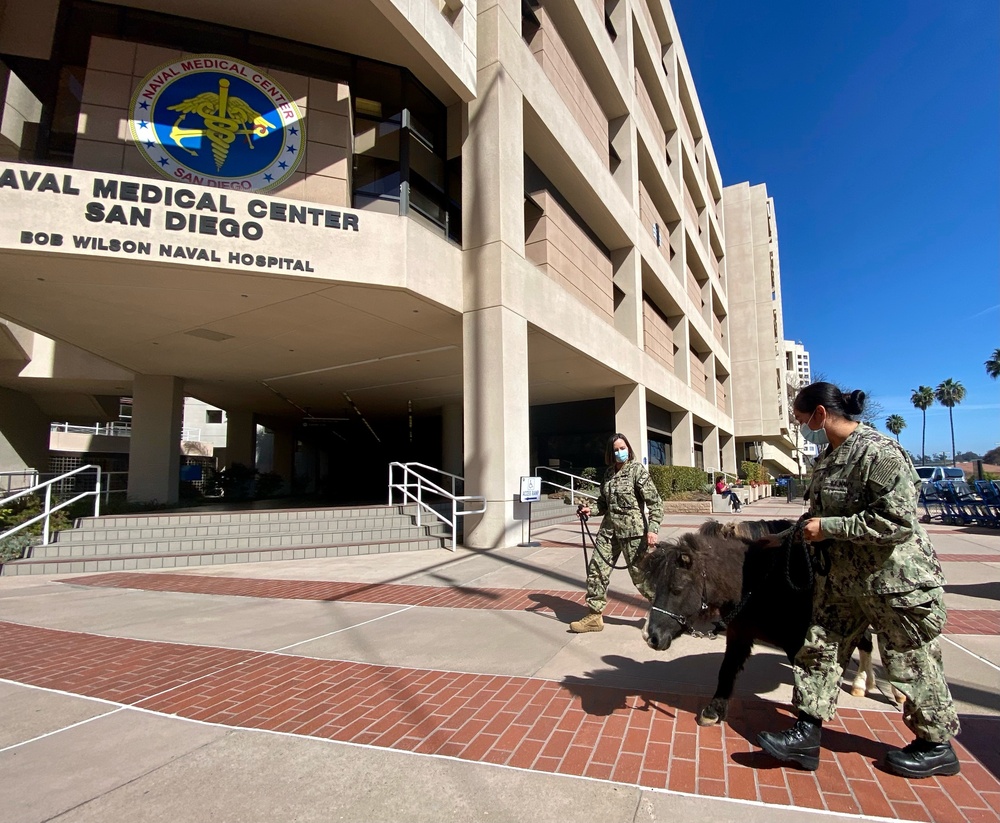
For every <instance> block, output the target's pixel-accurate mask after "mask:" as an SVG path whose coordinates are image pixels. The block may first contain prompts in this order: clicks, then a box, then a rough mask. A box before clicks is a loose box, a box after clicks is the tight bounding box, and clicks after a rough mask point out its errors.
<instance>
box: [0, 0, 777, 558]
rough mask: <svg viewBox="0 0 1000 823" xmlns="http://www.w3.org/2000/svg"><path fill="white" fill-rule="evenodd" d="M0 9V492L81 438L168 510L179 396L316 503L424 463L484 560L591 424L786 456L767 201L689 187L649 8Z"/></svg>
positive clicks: (699, 181) (677, 55) (362, 3)
mask: <svg viewBox="0 0 1000 823" xmlns="http://www.w3.org/2000/svg"><path fill="white" fill-rule="evenodd" d="M0 14H2V16H0V76H2V82H0V98H2V99H0V105H2V121H0V471H17V470H21V469H29V468H34V469H38V470H40V471H46V472H47V471H51V470H55V468H57V467H58V466H61V465H64V464H66V465H68V464H69V463H66V461H67V460H70V458H71V456H72V455H73V454H74V449H76V450H77V452H78V453H83V452H86V451H87V450H89V451H90V452H91V453H93V454H101V455H104V456H105V457H106V458H107V460H108V461H110V462H109V464H108V465H109V466H114V467H121V466H124V467H125V468H127V472H128V475H127V495H128V498H129V499H130V500H132V501H137V502H138V501H159V502H161V503H168V502H172V501H175V500H177V496H178V488H179V485H180V482H181V479H182V475H183V473H184V469H185V467H186V466H188V465H192V461H195V459H196V458H197V456H198V449H197V447H196V446H191V445H190V444H191V443H197V442H200V440H199V439H198V438H197V437H196V438H192V437H190V436H186V435H185V431H186V430H189V429H190V426H186V425H185V420H184V408H185V403H186V402H187V404H188V405H190V404H191V403H195V404H199V405H198V408H199V409H201V410H202V412H201V413H204V414H205V415H206V421H207V423H209V424H211V425H212V426H215V427H219V428H223V429H224V434H225V437H224V443H225V446H224V448H219V449H218V453H217V455H216V456H217V457H219V459H220V460H221V465H231V464H235V463H242V464H245V465H249V466H253V465H254V464H255V461H258V460H259V456H258V452H259V449H258V446H259V443H258V440H259V437H258V432H259V431H266V433H267V437H268V438H269V440H268V443H269V445H268V449H267V459H266V463H267V465H266V466H265V467H264V468H267V469H269V470H271V471H273V472H275V473H277V474H278V475H280V477H281V478H282V480H283V482H284V483H285V486H286V489H287V490H288V492H289V493H293V494H294V493H298V492H301V493H302V494H319V493H322V494H323V495H324V496H325V497H324V499H326V500H328V501H329V502H330V504H331V505H339V504H341V503H345V504H346V503H353V502H357V501H367V502H385V497H386V485H387V468H388V466H389V464H390V463H391V462H394V461H395V462H404V463H405V462H417V463H421V464H424V465H426V466H430V467H433V468H435V469H440V470H442V471H444V472H448V473H451V474H454V475H459V476H461V477H462V478H463V479H464V492H465V494H469V495H481V496H482V497H483V498H485V501H486V502H485V506H484V509H485V511H484V512H483V513H482V514H481V515H477V516H475V517H470V518H469V521H468V522H467V523H466V524H465V536H464V542H465V544H466V545H467V546H470V547H477V548H492V547H496V546H502V545H512V544H514V543H516V542H518V541H519V540H521V539H523V535H524V529H523V522H524V519H525V517H526V512H525V505H524V504H523V503H522V502H520V500H519V496H518V495H519V487H520V481H521V478H522V477H525V476H534V475H536V474H539V473H541V474H542V475H544V473H545V472H546V471H550V472H559V471H563V472H568V473H578V472H579V471H580V470H581V469H582V468H583V467H588V466H601V465H602V464H603V460H602V458H603V449H604V443H605V441H606V440H607V438H608V436H609V435H610V434H611V433H613V432H616V431H621V432H624V433H626V434H627V435H628V436H629V438H630V440H631V442H632V445H633V447H634V448H635V451H636V453H637V454H639V455H641V457H642V458H643V459H644V460H646V461H647V462H648V463H651V464H655V463H659V464H667V465H678V466H698V467H701V468H703V469H705V470H716V471H718V470H725V471H727V472H730V473H735V472H736V471H737V470H738V468H739V464H740V463H741V461H744V460H748V459H750V460H759V461H761V462H764V463H765V464H766V466H767V467H768V468H769V469H770V471H771V472H772V474H778V473H780V472H782V471H794V470H795V466H796V462H795V457H794V456H793V454H792V451H793V441H792V438H791V437H790V436H789V424H788V408H787V405H788V399H787V389H786V386H787V381H788V375H787V367H786V356H785V348H784V330H783V322H782V316H781V285H780V261H779V256H778V244H777V220H776V215H775V203H774V201H773V199H772V198H770V197H769V196H768V193H767V190H766V186H764V185H763V184H755V185H750V184H749V183H746V182H741V181H728V180H727V181H724V180H723V176H722V172H721V170H720V168H719V164H718V161H717V159H716V154H715V149H714V147H713V143H712V139H711V136H710V127H711V124H710V123H708V122H706V120H705V116H704V113H703V111H702V109H701V106H700V104H699V100H698V93H697V90H696V87H695V78H694V77H693V76H692V73H691V68H690V65H689V63H688V60H687V57H686V55H685V51H684V47H683V44H682V39H681V36H682V32H679V31H678V27H677V22H676V20H675V18H674V15H673V13H672V11H671V7H670V4H669V3H668V2H666V0H575V2H571V1H570V0H352V2H330V0H296V2H288V3H273V2H262V1H261V0H243V2H240V3H234V2H231V0H171V2H169V3H168V2H163V0H120V2H93V0H5V2H2V3H0ZM723 139H724V138H723ZM778 205H779V206H780V203H779V204H778ZM205 410H207V411H205ZM126 413H127V424H128V425H127V434H128V437H127V440H128V444H127V449H125V450H124V451H125V452H127V454H123V453H122V452H123V449H122V448H120V447H116V446H114V445H113V443H112V442H111V441H115V440H116V439H120V438H119V435H120V434H121V432H120V431H119V430H118V429H116V428H115V426H116V425H118V424H119V423H121V422H122V421H123V420H124V419H125V416H126ZM59 425H62V426H64V428H65V430H64V431H62V432H59V431H54V428H57V427H58V426H59ZM91 425H97V426H101V425H105V426H108V427H109V428H108V429H107V430H105V431H103V433H102V432H95V435H94V438H91V439H90V440H89V445H87V446H85V447H80V446H73V445H72V444H71V443H69V439H68V435H70V434H72V432H71V431H70V429H71V428H72V427H73V426H91ZM57 435H67V437H62V438H57ZM101 438H105V439H106V440H107V441H108V442H106V443H103V444H100V443H96V440H100V439H101ZM182 443H183V444H184V445H183V446H182V445H181V444H182ZM116 450H117V451H116ZM112 454H117V455H118V456H117V458H115V460H112V458H111V457H110V456H108V455H112ZM59 461H63V463H60V462H59ZM116 461H117V462H116ZM70 462H71V461H70Z"/></svg>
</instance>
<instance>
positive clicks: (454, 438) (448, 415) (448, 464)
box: [441, 403, 465, 474]
mask: <svg viewBox="0 0 1000 823" xmlns="http://www.w3.org/2000/svg"><path fill="white" fill-rule="evenodd" d="M462 425H463V424H462V406H461V404H460V403H449V404H448V405H447V406H444V407H443V408H442V409H441V468H442V469H444V470H445V471H446V472H451V473H452V474H462V473H463V472H464V471H465V465H464V463H463V460H462V458H463V454H464V449H463V447H462V442H463V432H462Z"/></svg>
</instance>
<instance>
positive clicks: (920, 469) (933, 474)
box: [915, 466, 965, 483]
mask: <svg viewBox="0 0 1000 823" xmlns="http://www.w3.org/2000/svg"><path fill="white" fill-rule="evenodd" d="M915 468H916V470H917V474H918V475H919V476H920V479H921V480H923V481H924V482H925V483H938V482H942V481H945V480H950V481H951V482H952V483H960V482H963V481H964V480H965V472H964V471H962V470H961V469H959V468H956V467H954V466H916V467H915Z"/></svg>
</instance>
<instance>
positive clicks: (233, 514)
mask: <svg viewBox="0 0 1000 823" xmlns="http://www.w3.org/2000/svg"><path fill="white" fill-rule="evenodd" d="M416 513H417V509H416V507H415V506H401V505H397V506H354V507H344V508H329V507H328V508H322V509H253V510H245V511H200V512H192V511H185V512H163V513H150V514H109V515H101V516H100V517H81V518H80V519H79V520H78V521H77V522H76V528H77V529H133V528H140V529H141V528H166V527H170V526H209V525H218V524H226V525H232V524H237V523H277V522H297V521H314V520H330V519H341V518H343V519H352V518H364V517H378V518H381V517H385V516H387V515H411V516H416Z"/></svg>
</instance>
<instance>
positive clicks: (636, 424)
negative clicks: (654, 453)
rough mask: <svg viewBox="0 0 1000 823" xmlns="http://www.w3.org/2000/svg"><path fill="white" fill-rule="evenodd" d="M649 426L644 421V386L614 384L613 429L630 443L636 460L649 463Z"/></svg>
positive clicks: (644, 463)
mask: <svg viewBox="0 0 1000 823" xmlns="http://www.w3.org/2000/svg"><path fill="white" fill-rule="evenodd" d="M648 429H649V426H648V424H647V421H646V387H645V386H640V385H638V384H636V383H630V384H627V385H623V386H615V430H616V431H620V432H621V433H622V434H624V435H625V436H626V437H627V438H628V442H629V443H631V444H632V451H634V452H635V456H636V459H637V460H641V461H642V463H643V465H646V466H648V465H649V437H648V434H647V432H648Z"/></svg>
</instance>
